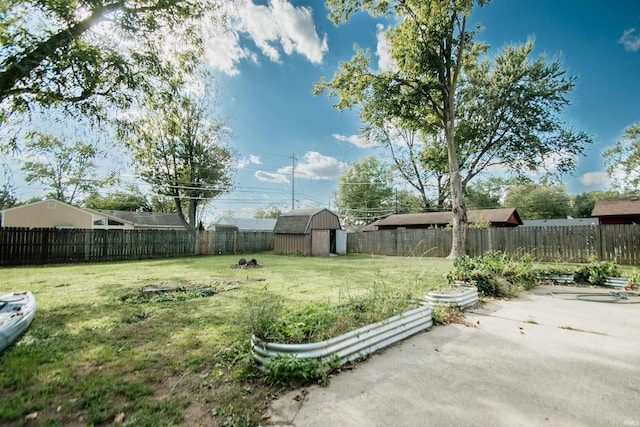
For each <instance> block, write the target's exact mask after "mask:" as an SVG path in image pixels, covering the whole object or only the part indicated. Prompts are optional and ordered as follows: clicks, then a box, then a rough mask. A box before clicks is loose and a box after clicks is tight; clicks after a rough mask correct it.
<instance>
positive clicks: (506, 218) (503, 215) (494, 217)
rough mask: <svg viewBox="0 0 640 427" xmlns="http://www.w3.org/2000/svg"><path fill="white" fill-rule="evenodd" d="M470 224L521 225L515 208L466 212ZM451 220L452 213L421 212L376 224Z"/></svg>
mask: <svg viewBox="0 0 640 427" xmlns="http://www.w3.org/2000/svg"><path fill="white" fill-rule="evenodd" d="M467 218H468V220H469V222H470V223H474V222H479V221H484V220H488V221H489V222H491V223H492V224H496V223H504V224H507V223H508V224H513V225H519V224H522V220H521V219H520V215H519V214H518V211H517V210H516V209H515V208H500V209H481V210H470V211H468V212H467ZM452 220H453V213H452V212H451V211H447V212H423V213H412V214H395V215H391V216H389V217H387V218H385V219H383V220H380V221H379V222H378V226H380V227H389V226H396V227H406V226H412V225H443V226H444V225H447V224H449V223H451V221H452Z"/></svg>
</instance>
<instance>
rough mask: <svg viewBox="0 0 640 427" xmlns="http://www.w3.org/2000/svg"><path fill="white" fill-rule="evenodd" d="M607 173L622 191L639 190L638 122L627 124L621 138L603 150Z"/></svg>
mask: <svg viewBox="0 0 640 427" xmlns="http://www.w3.org/2000/svg"><path fill="white" fill-rule="evenodd" d="M604 159H605V165H606V166H607V173H608V174H609V176H610V177H611V180H612V183H613V185H614V186H615V187H616V188H618V189H620V190H622V191H628V190H633V191H638V190H640V122H638V123H634V124H632V125H630V126H628V127H627V128H626V129H625V130H624V135H623V137H622V139H620V140H618V141H616V143H615V145H614V146H613V147H610V148H608V149H607V150H605V152H604Z"/></svg>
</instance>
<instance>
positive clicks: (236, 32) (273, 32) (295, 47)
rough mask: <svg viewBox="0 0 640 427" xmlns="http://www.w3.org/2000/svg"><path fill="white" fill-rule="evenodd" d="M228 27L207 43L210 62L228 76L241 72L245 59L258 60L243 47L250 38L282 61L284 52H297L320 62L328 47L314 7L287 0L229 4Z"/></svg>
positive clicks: (270, 56)
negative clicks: (257, 3)
mask: <svg viewBox="0 0 640 427" xmlns="http://www.w3.org/2000/svg"><path fill="white" fill-rule="evenodd" d="M227 13H228V14H229V17H230V19H229V27H228V28H227V29H225V30H224V31H222V30H219V31H218V32H217V34H214V35H213V36H212V37H211V38H210V40H209V41H208V42H207V61H208V62H209V64H210V65H211V66H213V67H214V68H217V69H219V70H221V71H223V72H224V73H226V74H228V75H235V74H238V73H239V70H238V68H237V65H238V63H239V62H240V61H242V60H243V59H250V60H252V61H254V62H257V61H258V55H257V54H256V53H255V52H252V51H251V50H250V49H249V48H248V47H246V46H241V43H242V39H243V37H245V36H246V37H248V38H250V39H251V40H253V42H254V43H255V45H256V46H257V47H258V49H260V51H261V53H262V54H263V55H264V56H266V57H267V58H269V59H270V60H271V61H274V62H280V55H281V53H282V52H284V54H286V55H292V54H294V53H297V54H299V55H302V56H304V57H305V58H306V59H307V60H308V61H309V62H311V63H313V64H319V63H321V62H322V59H323V57H324V54H325V53H326V52H327V51H328V50H329V47H328V42H327V35H326V34H325V35H324V36H323V37H322V38H321V37H320V36H319V35H318V33H317V31H316V27H315V25H314V22H313V10H312V9H311V8H310V7H308V6H298V7H296V6H293V5H292V4H291V3H289V2H288V1H287V0H269V3H268V5H266V6H264V5H256V4H253V2H252V1H245V2H243V3H240V4H239V5H238V6H237V7H233V6H229V7H228V8H227Z"/></svg>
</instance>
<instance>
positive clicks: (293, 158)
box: [291, 153, 296, 211]
mask: <svg viewBox="0 0 640 427" xmlns="http://www.w3.org/2000/svg"><path fill="white" fill-rule="evenodd" d="M295 185H296V153H292V154H291V210H292V211H293V210H295Z"/></svg>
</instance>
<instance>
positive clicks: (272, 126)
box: [14, 0, 640, 222]
mask: <svg viewBox="0 0 640 427" xmlns="http://www.w3.org/2000/svg"><path fill="white" fill-rule="evenodd" d="M229 14H230V16H231V18H232V19H231V27H230V28H229V29H228V30H227V31H225V32H219V31H216V30H215V29H211V34H210V35H209V38H208V40H209V41H208V44H207V58H206V59H207V62H208V63H209V65H210V66H211V68H212V69H213V70H214V71H215V74H216V80H217V86H218V87H219V89H220V90H219V94H218V100H217V102H218V103H219V104H220V109H219V111H220V113H221V114H222V115H224V116H226V117H227V118H228V120H229V126H230V127H231V129H232V131H233V136H232V138H231V139H230V141H229V145H230V147H231V148H232V149H233V150H234V151H235V152H236V153H237V155H238V160H239V162H238V171H237V173H236V175H235V189H234V190H233V191H232V192H231V193H229V194H226V195H223V196H221V197H220V198H218V199H216V200H214V201H212V202H211V203H210V205H209V206H208V208H207V210H206V219H205V222H206V221H207V220H209V221H210V220H212V219H214V218H215V217H218V216H220V215H221V214H222V213H223V212H227V211H233V213H234V215H235V216H236V217H251V216H252V215H253V213H254V212H255V210H256V209H257V208H261V207H264V206H265V205H267V204H270V203H271V204H278V205H280V206H281V207H282V209H284V210H288V209H290V208H291V199H292V179H291V165H292V156H295V159H296V163H295V164H296V166H295V182H294V183H295V192H294V198H295V208H296V209H298V208H306V207H312V206H322V207H333V206H334V201H333V193H334V191H335V189H336V187H337V178H338V176H339V175H340V174H341V172H342V171H343V169H344V167H346V166H347V165H348V164H349V162H352V161H354V160H357V159H360V158H362V157H364V156H366V155H370V154H374V155H380V156H382V153H381V152H379V151H377V150H375V149H374V148H372V147H370V146H367V144H366V141H363V139H362V138H360V137H358V135H357V134H358V129H359V128H360V125H361V124H360V122H359V120H358V118H357V116H356V114H355V113H354V112H343V113H339V112H338V111H336V110H335V109H333V108H332V105H333V103H334V100H331V99H328V98H327V97H325V96H319V97H314V96H313V95H312V93H311V90H312V88H313V83H314V82H316V81H318V79H319V78H320V77H321V76H326V77H327V78H331V76H332V75H333V74H334V72H335V71H336V70H337V67H338V62H339V61H347V60H349V59H350V58H351V56H352V55H353V45H354V43H357V44H358V45H360V46H361V47H365V48H367V47H368V48H370V49H371V51H372V52H373V53H374V55H375V59H376V60H384V55H382V56H378V55H377V53H378V52H384V50H381V44H380V43H381V41H382V39H381V38H380V34H381V28H384V25H388V22H387V21H385V20H384V19H373V18H371V17H370V16H369V15H367V14H364V13H361V14H358V15H356V16H354V17H353V18H352V20H351V21H350V22H349V23H347V24H345V25H341V26H339V27H335V26H334V25H333V24H332V23H331V22H330V21H329V20H328V19H327V10H326V9H325V7H324V1H321V0H318V1H312V0H302V1H299V0H293V1H288V0H269V1H260V2H258V1H257V0H254V2H253V3H252V2H251V1H250V0H249V1H247V2H246V3H238V4H237V6H235V7H234V8H233V9H230V10H229ZM471 21H472V23H473V24H481V25H482V26H483V27H484V31H483V32H482V33H481V34H479V35H478V36H477V40H478V41H483V42H485V43H487V44H489V45H491V46H492V49H493V51H494V52H495V51H496V50H497V49H499V48H501V47H503V46H504V45H505V44H507V43H524V42H525V41H526V40H527V39H528V38H529V37H535V40H536V54H542V53H546V54H547V55H548V56H549V57H555V56H556V55H561V57H562V62H563V65H564V67H565V68H566V69H567V70H568V71H569V73H570V74H575V75H578V77H579V79H578V81H577V86H576V89H575V90H574V92H573V94H572V96H571V102H572V105H571V106H570V107H569V108H567V109H566V114H565V120H566V121H568V122H569V123H571V124H573V125H575V127H577V128H580V129H582V130H585V131H587V132H588V133H589V134H591V135H592V137H593V139H594V144H593V145H592V146H590V147H589V148H588V149H587V150H586V157H584V158H581V159H580V161H579V164H578V168H577V170H576V171H575V174H574V175H573V176H568V177H566V180H565V184H566V187H567V189H568V191H569V192H570V193H580V192H583V191H590V190H595V189H604V188H606V187H607V186H608V182H607V178H606V174H605V173H604V165H603V161H602V155H601V154H602V151H603V150H604V149H605V148H606V147H608V146H610V145H611V144H613V143H614V142H615V141H616V140H617V139H619V138H620V136H621V135H622V132H623V130H624V128H625V127H627V126H629V125H630V124H632V123H634V122H637V121H640V108H639V106H640V78H639V77H638V76H639V73H640V1H638V0H616V1H613V2H603V1H601V0H562V1H558V0H493V1H491V2H490V3H489V4H488V5H487V6H485V7H483V8H478V9H476V10H475V11H474V12H473V14H472V16H471ZM374 65H378V64H374ZM382 158H383V159H384V157H382ZM122 176H123V178H125V180H128V181H129V182H131V181H134V180H135V178H134V177H133V171H123V173H122ZM14 182H16V183H17V184H18V190H19V194H20V195H21V196H32V194H27V193H28V192H27V191H25V188H24V187H22V185H21V184H20V181H19V180H15V181H14Z"/></svg>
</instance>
